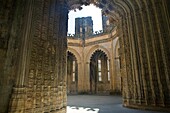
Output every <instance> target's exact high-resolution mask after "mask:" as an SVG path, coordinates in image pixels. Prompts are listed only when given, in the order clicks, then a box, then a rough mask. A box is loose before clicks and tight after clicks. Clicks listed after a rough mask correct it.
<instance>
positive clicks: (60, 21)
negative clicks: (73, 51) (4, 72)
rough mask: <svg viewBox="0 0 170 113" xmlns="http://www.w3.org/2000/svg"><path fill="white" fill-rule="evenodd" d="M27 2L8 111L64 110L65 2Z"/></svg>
mask: <svg viewBox="0 0 170 113" xmlns="http://www.w3.org/2000/svg"><path fill="white" fill-rule="evenodd" d="M28 6H29V7H28V12H29V13H28V17H27V16H26V17H25V18H26V19H25V20H27V19H28V20H27V21H25V22H26V23H27V25H25V26H26V28H25V29H23V31H22V34H23V39H22V41H21V42H22V43H21V45H22V46H21V51H20V60H19V66H18V67H19V68H18V73H17V80H16V85H15V87H14V92H13V95H12V98H11V107H10V112H11V113H15V112H16V113H33V112H36V113H39V112H41V113H42V112H54V113H65V112H66V53H67V37H66V34H67V24H68V23H67V20H68V7H67V3H66V1H65V0H62V1H61V0H30V1H29V5H28ZM26 12H27V11H26Z"/></svg>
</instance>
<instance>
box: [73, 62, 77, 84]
mask: <svg viewBox="0 0 170 113" xmlns="http://www.w3.org/2000/svg"><path fill="white" fill-rule="evenodd" d="M75 73H76V62H75V61H73V79H72V81H73V82H75V80H76V79H75V78H76V76H75V75H76V74H75Z"/></svg>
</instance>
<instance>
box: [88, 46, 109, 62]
mask: <svg viewBox="0 0 170 113" xmlns="http://www.w3.org/2000/svg"><path fill="white" fill-rule="evenodd" d="M96 50H101V51H103V52H104V53H105V54H106V55H107V57H108V59H110V58H111V56H110V53H109V50H108V49H106V48H105V47H103V46H100V45H95V46H93V47H92V48H91V49H90V50H89V52H88V53H87V56H86V62H90V58H91V56H92V55H93V53H94V52H95V51H96Z"/></svg>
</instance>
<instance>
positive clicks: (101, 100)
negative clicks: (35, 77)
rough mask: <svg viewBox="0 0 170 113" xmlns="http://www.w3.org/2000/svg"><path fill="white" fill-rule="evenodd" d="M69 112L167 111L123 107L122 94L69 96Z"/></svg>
mask: <svg viewBox="0 0 170 113" xmlns="http://www.w3.org/2000/svg"><path fill="white" fill-rule="evenodd" d="M67 104H68V106H67V113H165V112H156V111H146V110H137V109H129V108H125V107H122V104H121V97H120V96H97V95H72V96H68V103H67Z"/></svg>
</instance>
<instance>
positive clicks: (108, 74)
mask: <svg viewBox="0 0 170 113" xmlns="http://www.w3.org/2000/svg"><path fill="white" fill-rule="evenodd" d="M107 77H108V81H110V65H109V60H107Z"/></svg>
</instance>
